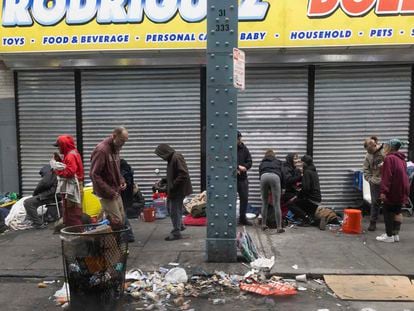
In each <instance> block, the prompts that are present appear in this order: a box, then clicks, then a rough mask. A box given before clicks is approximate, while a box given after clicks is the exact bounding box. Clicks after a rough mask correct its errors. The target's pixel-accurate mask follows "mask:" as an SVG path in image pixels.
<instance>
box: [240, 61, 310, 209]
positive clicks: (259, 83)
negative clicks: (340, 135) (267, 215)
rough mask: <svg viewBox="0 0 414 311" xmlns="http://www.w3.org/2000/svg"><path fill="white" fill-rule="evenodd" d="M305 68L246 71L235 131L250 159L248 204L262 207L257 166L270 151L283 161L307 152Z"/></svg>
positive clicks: (254, 69) (306, 85) (306, 74)
mask: <svg viewBox="0 0 414 311" xmlns="http://www.w3.org/2000/svg"><path fill="white" fill-rule="evenodd" d="M307 96H308V71H307V68H304V67H303V68H250V69H249V68H248V69H247V72H246V91H244V92H240V93H239V98H238V129H239V130H240V131H241V132H242V134H243V141H244V142H245V144H246V146H247V147H248V148H249V150H250V153H251V154H252V157H253V167H252V168H251V170H250V171H249V173H248V174H249V184H250V189H249V202H250V203H251V204H253V205H254V206H256V207H260V206H261V196H260V183H259V164H260V161H261V160H262V159H263V157H264V153H265V151H266V149H269V148H272V149H274V150H275V151H276V155H277V157H278V158H279V159H281V160H282V161H285V157H286V155H287V154H288V153H290V152H297V153H299V154H301V155H303V154H304V153H305V152H306V138H307V115H308V98H307Z"/></svg>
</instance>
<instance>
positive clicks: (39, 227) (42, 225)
mask: <svg viewBox="0 0 414 311" xmlns="http://www.w3.org/2000/svg"><path fill="white" fill-rule="evenodd" d="M34 228H35V229H39V230H40V229H46V228H47V225H46V224H41V225H35V226H34Z"/></svg>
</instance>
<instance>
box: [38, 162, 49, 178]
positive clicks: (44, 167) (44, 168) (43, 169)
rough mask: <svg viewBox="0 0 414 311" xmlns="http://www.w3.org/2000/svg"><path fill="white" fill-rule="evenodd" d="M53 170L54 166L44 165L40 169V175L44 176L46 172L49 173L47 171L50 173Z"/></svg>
mask: <svg viewBox="0 0 414 311" xmlns="http://www.w3.org/2000/svg"><path fill="white" fill-rule="evenodd" d="M51 170H52V167H51V166H50V165H49V164H47V165H45V166H43V167H42V168H41V169H40V171H39V175H40V176H42V177H44V176H46V174H47V173H49V172H50V171H51Z"/></svg>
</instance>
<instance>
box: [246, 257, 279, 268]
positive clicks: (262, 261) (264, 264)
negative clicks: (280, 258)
mask: <svg viewBox="0 0 414 311" xmlns="http://www.w3.org/2000/svg"><path fill="white" fill-rule="evenodd" d="M274 264H275V256H272V257H271V258H270V259H267V258H264V257H260V258H257V259H256V260H254V261H252V262H251V263H250V266H251V267H252V268H253V269H259V270H261V269H265V270H270V269H272V267H273V266H274Z"/></svg>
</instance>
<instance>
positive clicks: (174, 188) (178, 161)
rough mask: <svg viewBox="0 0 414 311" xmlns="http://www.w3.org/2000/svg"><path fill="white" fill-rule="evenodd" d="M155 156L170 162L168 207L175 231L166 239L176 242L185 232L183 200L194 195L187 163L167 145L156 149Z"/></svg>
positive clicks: (168, 170)
mask: <svg viewBox="0 0 414 311" xmlns="http://www.w3.org/2000/svg"><path fill="white" fill-rule="evenodd" d="M155 154H156V155H157V156H159V157H160V158H161V159H163V160H165V161H167V162H168V165H167V194H168V199H167V205H168V208H169V212H170V217H171V222H172V225H173V230H172V231H171V234H170V235H169V236H168V237H166V238H165V240H166V241H174V240H179V239H181V238H182V236H181V232H180V231H182V230H184V226H183V224H182V215H183V200H184V198H185V197H186V196H187V195H190V194H191V193H193V187H192V185H191V180H190V175H189V173H188V168H187V163H186V162H185V159H184V157H183V155H182V154H180V153H177V152H175V150H174V149H173V148H172V147H170V146H169V145H167V144H160V145H159V146H158V147H157V148H156V149H155Z"/></svg>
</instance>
